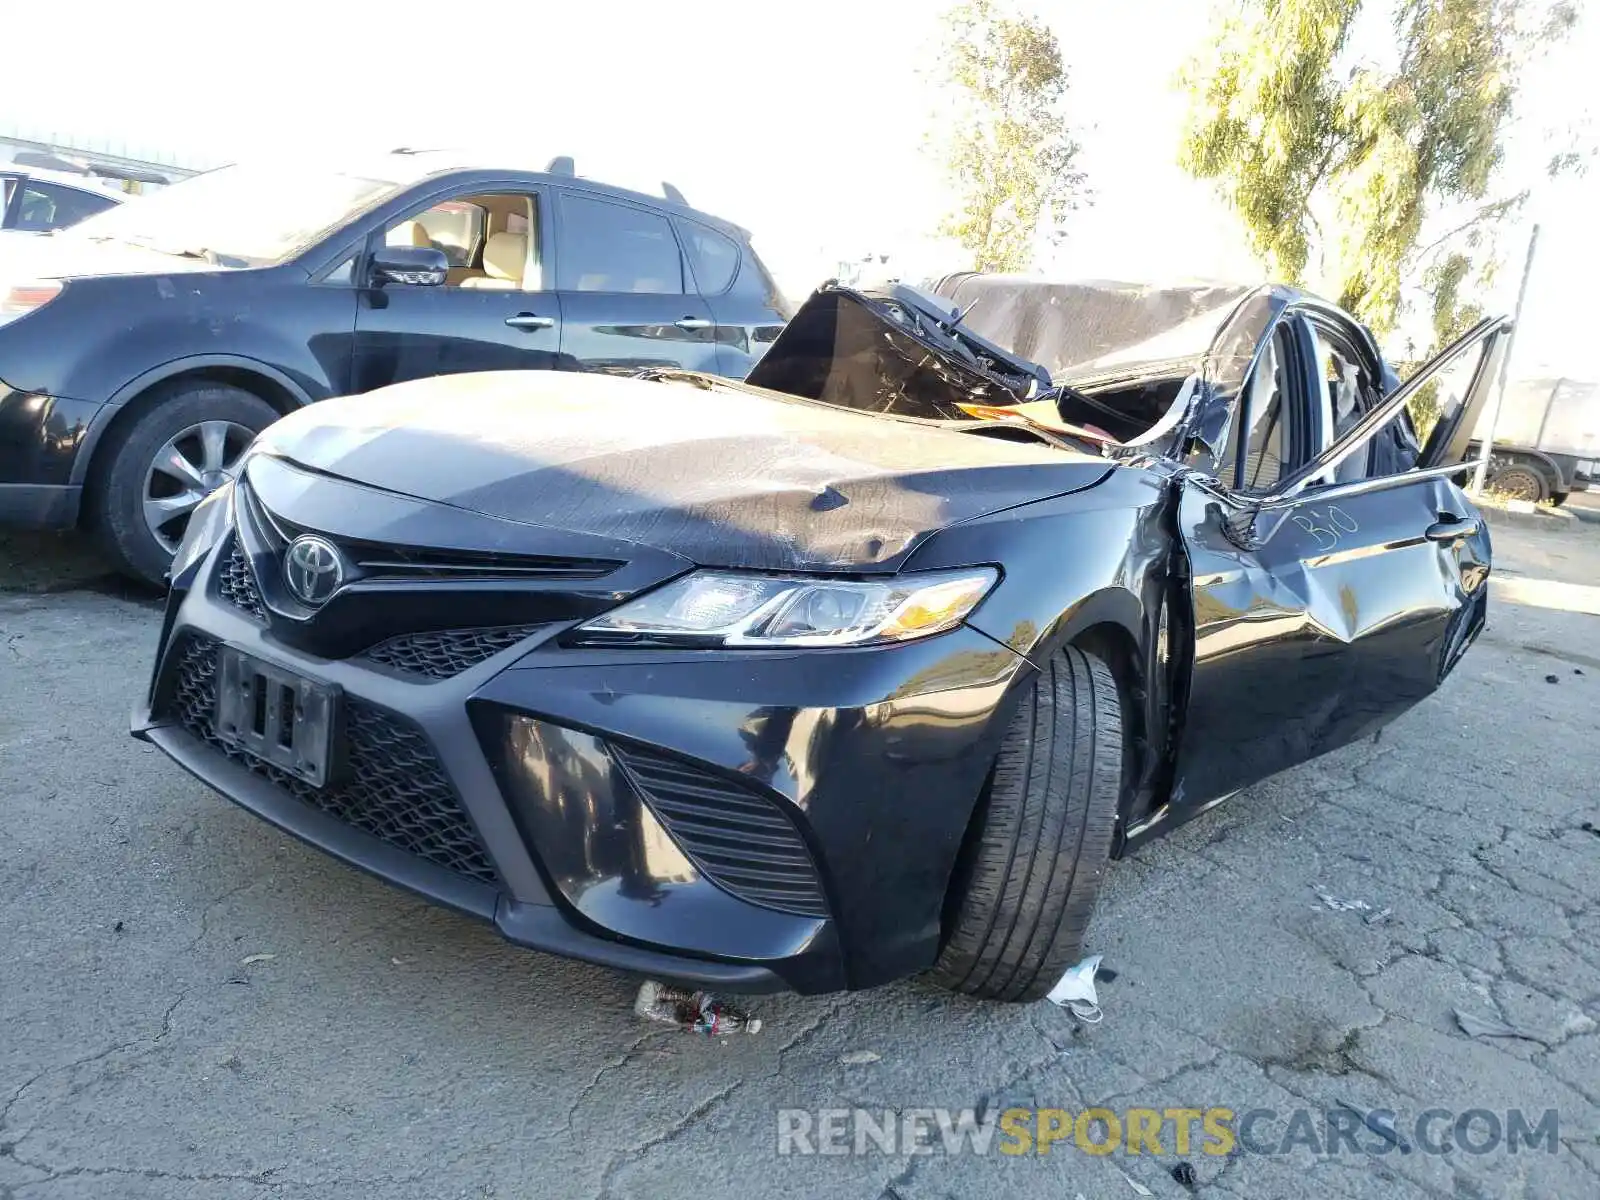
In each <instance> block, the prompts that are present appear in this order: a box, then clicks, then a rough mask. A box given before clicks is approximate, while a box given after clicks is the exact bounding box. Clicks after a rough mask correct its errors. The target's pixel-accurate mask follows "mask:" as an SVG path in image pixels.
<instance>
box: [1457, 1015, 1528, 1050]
mask: <svg viewBox="0 0 1600 1200" xmlns="http://www.w3.org/2000/svg"><path fill="white" fill-rule="evenodd" d="M1455 1014H1456V1024H1457V1025H1459V1026H1461V1032H1462V1033H1464V1034H1466V1035H1467V1036H1468V1037H1475V1038H1521V1039H1522V1040H1523V1041H1525V1042H1537V1043H1538V1044H1539V1045H1541V1046H1548V1045H1549V1044H1550V1043H1549V1041H1548V1040H1547V1039H1545V1038H1542V1037H1540V1036H1539V1035H1538V1034H1536V1033H1529V1032H1527V1031H1526V1030H1523V1029H1518V1028H1516V1027H1515V1026H1512V1025H1507V1024H1506V1023H1505V1022H1504V1021H1497V1020H1495V1019H1494V1018H1493V1017H1480V1016H1478V1015H1477V1014H1476V1013H1469V1012H1462V1011H1461V1010H1460V1009H1459V1008H1458V1009H1456V1010H1455Z"/></svg>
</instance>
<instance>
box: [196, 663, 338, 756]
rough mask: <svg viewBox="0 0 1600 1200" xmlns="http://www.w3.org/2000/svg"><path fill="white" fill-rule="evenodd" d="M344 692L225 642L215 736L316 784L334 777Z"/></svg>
mask: <svg viewBox="0 0 1600 1200" xmlns="http://www.w3.org/2000/svg"><path fill="white" fill-rule="evenodd" d="M340 698H341V692H340V689H339V687H338V686H337V685H335V684H329V683H317V682H315V681H313V680H310V679H307V678H305V677H304V676H303V675H297V674H296V673H295V672H293V671H286V670H284V669H283V668H282V667H278V666H274V665H273V664H271V663H268V662H263V661H262V660H261V659H259V658H257V657H256V656H255V655H253V654H246V653H245V652H244V651H243V650H236V649H234V648H233V647H232V646H223V647H222V648H221V649H220V650H219V651H218V654H217V711H216V730H217V736H218V737H220V738H221V739H222V740H223V741H224V742H227V743H228V744H229V745H231V746H235V747H237V748H238V749H240V750H242V751H244V752H245V753H246V754H248V755H250V756H251V757H253V758H258V759H260V760H261V761H262V762H266V763H270V764H271V765H272V766H274V767H277V768H278V769H279V770H282V771H287V772H288V773H289V774H291V775H293V776H295V777H296V778H298V779H303V780H305V781H306V782H307V783H309V784H311V785H313V786H314V787H323V786H325V785H326V784H327V782H328V780H329V778H330V777H331V776H332V774H333V771H332V768H333V764H334V748H335V746H336V744H337V742H336V740H335V739H336V734H337V730H338V724H339V710H340V707H341V705H340Z"/></svg>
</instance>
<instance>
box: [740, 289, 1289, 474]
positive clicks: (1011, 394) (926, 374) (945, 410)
mask: <svg viewBox="0 0 1600 1200" xmlns="http://www.w3.org/2000/svg"><path fill="white" fill-rule="evenodd" d="M935 287H936V288H938V289H940V290H939V291H938V292H937V293H934V292H922V291H918V290H917V289H913V288H907V287H901V286H891V287H888V288H885V289H873V290H869V291H856V290H854V289H850V288H845V287H840V286H837V285H830V286H826V287H823V288H822V289H820V290H819V291H818V292H816V293H815V294H814V295H813V296H812V297H811V298H810V299H809V300H807V301H806V303H805V304H804V305H803V306H802V307H801V309H800V311H799V313H797V314H796V315H795V317H794V319H793V320H791V321H790V323H789V324H788V326H786V327H785V329H784V331H783V333H782V334H781V335H780V336H779V338H778V340H777V342H776V343H775V344H774V345H773V347H772V349H771V350H769V351H768V353H767V355H766V356H765V357H764V358H763V359H762V360H761V362H759V363H758V364H757V365H756V367H755V369H754V370H753V371H752V372H751V374H750V377H749V382H750V383H752V384H754V385H756V386H758V387H763V388H768V389H770V390H773V391H778V392H785V393H788V394H790V395H794V396H799V397H802V398H804V399H808V400H814V401H817V402H820V403H824V404H829V405H833V406H836V407H840V408H850V409H855V410H857V411H863V412H873V413H879V414H882V415H885V416H900V417H910V418H914V419H917V420H931V421H937V422H940V423H942V424H947V425H951V426H953V427H957V428H962V429H969V428H970V429H973V430H974V431H977V432H983V433H987V434H991V435H996V436H1020V437H1027V436H1029V435H1030V434H1031V435H1033V436H1037V437H1040V438H1041V439H1042V440H1047V441H1049V440H1053V441H1060V440H1061V439H1062V438H1066V439H1068V440H1069V441H1070V442H1071V443H1072V445H1073V447H1074V448H1078V449H1088V450H1090V451H1091V452H1093V453H1103V452H1105V451H1106V450H1107V449H1108V448H1117V447H1119V446H1140V447H1144V446H1150V445H1151V444H1152V443H1154V442H1155V441H1158V440H1159V439H1160V438H1162V437H1164V436H1165V435H1167V434H1168V433H1170V432H1171V431H1172V430H1173V429H1174V428H1175V427H1176V426H1177V424H1178V422H1179V419H1180V418H1181V416H1182V415H1183V412H1184V411H1185V410H1186V409H1187V406H1188V403H1189V400H1190V399H1191V398H1192V397H1193V396H1194V394H1195V391H1196V388H1197V387H1199V386H1200V384H1201V376H1202V373H1203V372H1204V371H1206V370H1207V369H1208V367H1209V366H1212V365H1219V366H1221V367H1222V373H1223V374H1224V375H1226V376H1227V377H1228V378H1229V379H1232V380H1233V383H1232V384H1231V385H1228V384H1226V381H1223V382H1224V384H1225V386H1227V387H1232V388H1236V387H1237V382H1238V380H1239V379H1242V378H1243V375H1244V372H1245V371H1246V370H1247V369H1248V362H1249V357H1250V352H1251V351H1253V349H1254V344H1253V342H1249V340H1248V333H1249V331H1247V330H1243V329H1235V328H1234V325H1235V324H1236V322H1237V310H1238V309H1239V308H1240V307H1241V306H1240V304H1239V301H1240V298H1241V297H1244V296H1247V295H1248V293H1249V291H1250V289H1248V288H1245V287H1242V286H1236V285H1228V286H1223V285H1213V284H1204V285H1198V284H1197V285H1192V286H1185V287H1177V288H1152V287H1139V286H1135V285H1128V284H1107V283H1084V284H1051V283H1044V282H1040V281H1034V280H1024V279H1017V278H1013V277H1006V276H982V275H963V276H950V277H947V278H946V279H943V280H940V281H938V283H937V284H936V285H935ZM1246 307H1248V306H1246ZM1252 319H1254V318H1253V317H1252ZM1256 328H1257V329H1259V325H1257V326H1256ZM1230 333H1231V334H1236V335H1238V336H1230ZM1235 342H1238V343H1239V345H1237V346H1235V345H1234V343H1235ZM1219 352H1220V360H1217V356H1218V354H1219ZM1236 360H1237V361H1236ZM1235 376H1237V378H1236V379H1235V378H1234V377H1235ZM985 425H987V426H989V428H984V426H985ZM995 425H1000V426H1003V427H1004V429H1003V430H1002V429H996V428H994V427H993V426H995Z"/></svg>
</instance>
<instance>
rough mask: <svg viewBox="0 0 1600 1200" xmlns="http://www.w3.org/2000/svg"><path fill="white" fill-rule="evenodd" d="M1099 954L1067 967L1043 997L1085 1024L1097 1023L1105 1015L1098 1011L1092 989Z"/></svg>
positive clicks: (1098, 1004)
mask: <svg viewBox="0 0 1600 1200" xmlns="http://www.w3.org/2000/svg"><path fill="white" fill-rule="evenodd" d="M1101 957H1102V956H1101V955H1099V954H1091V955H1090V956H1089V957H1088V958H1086V959H1084V960H1083V961H1082V962H1080V963H1078V964H1077V965H1076V966H1072V967H1068V968H1067V973H1066V974H1065V975H1063V976H1062V977H1061V980H1060V982H1059V983H1057V984H1056V985H1055V987H1053V988H1051V989H1050V994H1049V995H1047V996H1046V997H1045V999H1046V1000H1048V1001H1050V1003H1051V1004H1054V1005H1056V1006H1057V1007H1058V1008H1064V1009H1066V1010H1067V1011H1068V1012H1070V1013H1071V1014H1072V1015H1073V1016H1075V1017H1077V1018H1078V1020H1080V1021H1082V1022H1083V1023H1084V1024H1085V1025H1095V1024H1098V1023H1099V1021H1100V1020H1101V1018H1103V1017H1104V1016H1105V1014H1104V1013H1103V1012H1101V1011H1100V998H1099V997H1098V996H1097V995H1096V994H1095V990H1094V974H1095V972H1096V971H1098V970H1099V969H1100V959H1101Z"/></svg>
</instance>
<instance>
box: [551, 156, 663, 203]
mask: <svg viewBox="0 0 1600 1200" xmlns="http://www.w3.org/2000/svg"><path fill="white" fill-rule="evenodd" d="M544 173H545V174H546V175H568V176H571V177H572V178H574V179H575V178H577V175H578V164H577V162H576V161H575V160H574V159H573V157H572V155H570V154H558V155H556V156H555V157H554V158H552V159H551V160H550V161H549V163H547V164H546V165H545V169H544ZM661 194H662V195H663V196H664V197H666V199H667V200H669V201H670V202H672V203H673V204H681V205H683V206H684V207H685V208H688V207H689V202H688V201H687V200H685V199H684V198H683V193H682V192H680V191H679V190H678V189H677V188H675V187H673V186H672V185H671V184H670V183H668V182H666V180H662V182H661Z"/></svg>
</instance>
